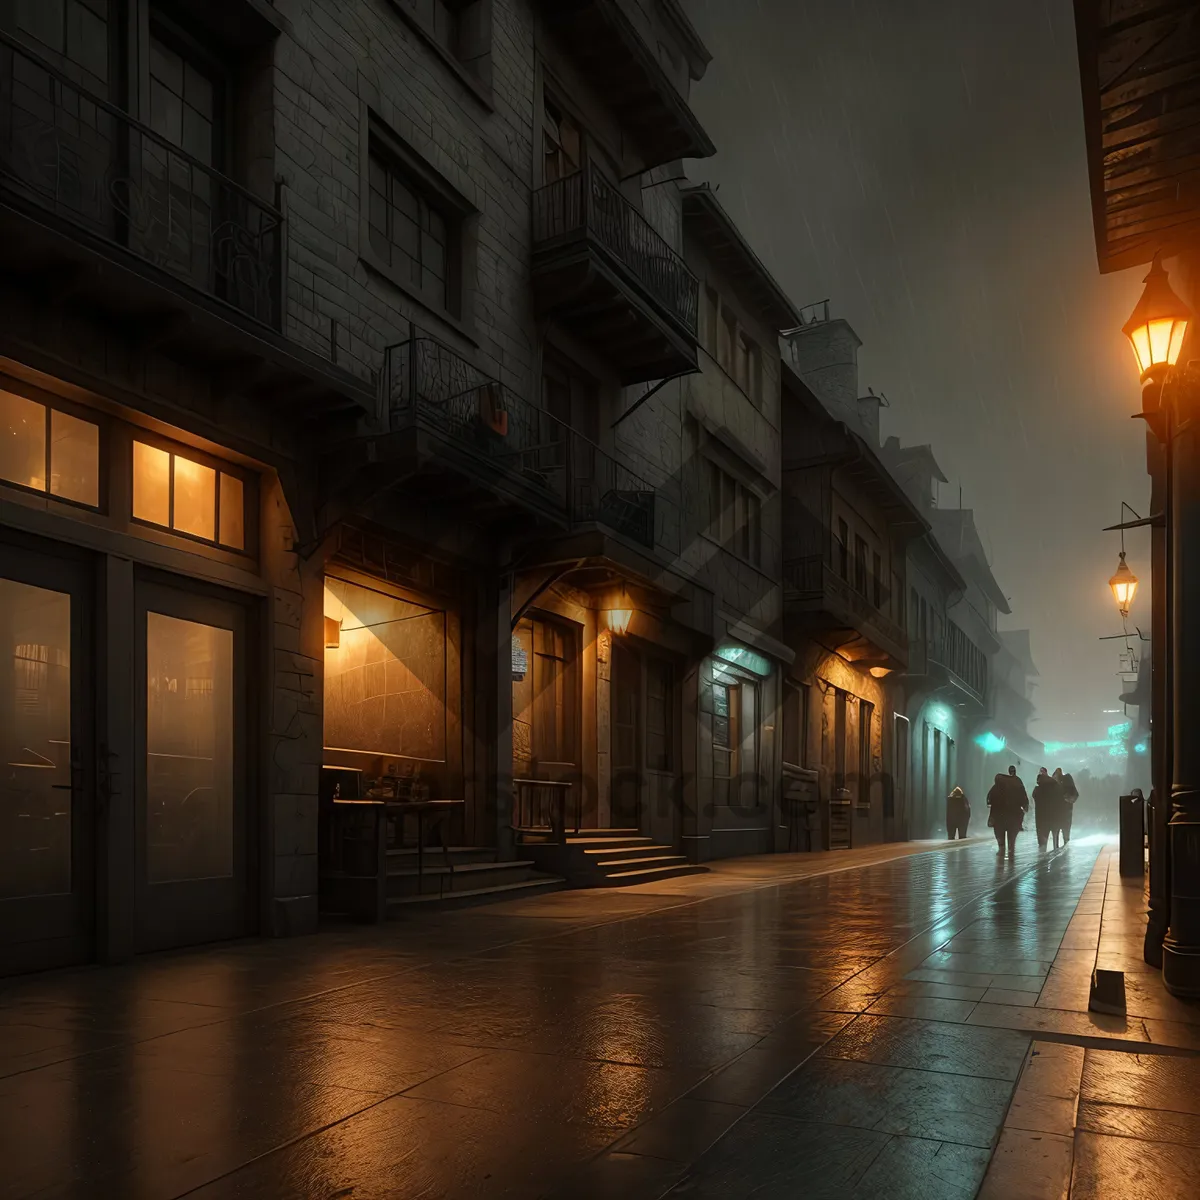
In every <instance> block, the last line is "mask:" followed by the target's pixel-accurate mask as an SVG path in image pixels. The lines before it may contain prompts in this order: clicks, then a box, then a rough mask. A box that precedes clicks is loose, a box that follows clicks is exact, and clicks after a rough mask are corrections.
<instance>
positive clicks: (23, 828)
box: [0, 541, 95, 974]
mask: <svg viewBox="0 0 1200 1200" xmlns="http://www.w3.org/2000/svg"><path fill="white" fill-rule="evenodd" d="M0 563H2V564H3V565H2V566H0V974H10V973H15V972H20V971H33V970H39V969H43V968H47V967H56V966H62V965H65V964H67V963H73V962H82V961H86V960H87V959H88V958H89V957H90V956H91V953H92V945H93V931H94V924H95V869H94V864H95V858H94V853H95V851H94V842H93V836H92V830H93V824H94V821H95V806H94V792H93V779H94V772H93V769H92V764H93V763H94V761H95V752H94V747H93V743H92V740H91V739H92V726H93V714H94V709H93V705H92V696H93V683H92V662H93V654H92V641H91V622H92V604H91V588H90V573H89V571H88V569H87V565H86V563H85V562H83V561H76V560H72V559H69V558H67V557H62V558H59V557H57V556H55V555H53V554H51V553H49V552H45V553H43V552H42V551H40V550H33V549H29V548H26V547H24V546H18V545H15V544H9V543H7V542H4V541H0Z"/></svg>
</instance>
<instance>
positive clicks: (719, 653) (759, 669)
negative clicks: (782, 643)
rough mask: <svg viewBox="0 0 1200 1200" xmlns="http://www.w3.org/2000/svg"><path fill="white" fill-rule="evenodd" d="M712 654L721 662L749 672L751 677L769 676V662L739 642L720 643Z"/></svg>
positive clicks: (763, 677)
mask: <svg viewBox="0 0 1200 1200" xmlns="http://www.w3.org/2000/svg"><path fill="white" fill-rule="evenodd" d="M713 653H714V655H715V656H716V657H717V658H719V659H721V660H722V661H723V662H727V663H732V664H733V665H734V666H735V667H741V669H742V670H743V671H749V672H750V674H751V675H757V676H759V677H760V678H762V679H766V677H767V676H768V675H770V674H771V662H770V660H769V659H768V658H765V657H764V656H763V655H761V654H756V653H755V652H754V651H753V650H751V649H750V648H749V647H748V646H743V645H741V644H740V643H739V642H722V643H721V644H720V645H719V646H718V647H717V648H716V650H715V651H713Z"/></svg>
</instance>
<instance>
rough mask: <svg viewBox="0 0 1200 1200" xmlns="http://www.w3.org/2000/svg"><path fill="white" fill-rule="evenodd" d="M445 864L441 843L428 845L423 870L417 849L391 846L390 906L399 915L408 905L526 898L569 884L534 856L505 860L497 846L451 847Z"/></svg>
mask: <svg viewBox="0 0 1200 1200" xmlns="http://www.w3.org/2000/svg"><path fill="white" fill-rule="evenodd" d="M450 862H451V863H452V864H453V870H451V869H450V868H449V867H448V866H447V865H446V860H445V856H444V855H443V853H442V850H441V847H440V846H438V847H433V846H429V847H426V850H425V861H424V869H423V870H422V871H421V872H420V873H418V857H417V852H416V850H415V849H403V850H389V851H388V866H387V907H388V912H389V913H391V914H393V915H394V914H395V913H396V912H397V911H398V910H402V909H405V908H408V907H410V906H414V905H416V906H430V907H438V908H457V907H466V906H468V905H472V904H487V903H489V902H493V901H497V900H523V899H525V898H526V897H528V896H540V895H542V894H544V893H546V892H556V891H559V890H561V889H562V888H565V887H567V886H568V885H567V881H566V880H565V879H563V878H562V877H561V876H559V875H553V874H549V873H547V872H545V871H542V870H539V868H538V864H537V863H536V862H535V861H534V860H533V859H532V858H530V857H527V856H525V857H522V858H520V859H519V860H518V861H516V862H501V861H499V860H498V858H497V851H496V850H495V849H488V848H486V847H477V846H452V847H451V848H450Z"/></svg>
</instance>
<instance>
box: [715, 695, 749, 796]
mask: <svg viewBox="0 0 1200 1200" xmlns="http://www.w3.org/2000/svg"><path fill="white" fill-rule="evenodd" d="M741 716H742V685H741V684H740V683H714V684H713V730H712V745H713V801H714V803H716V804H730V803H732V802H733V799H734V798H735V797H734V789H735V788H736V785H737V779H738V776H739V775H740V773H741V749H742V737H741Z"/></svg>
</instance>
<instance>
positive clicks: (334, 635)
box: [325, 617, 342, 650]
mask: <svg viewBox="0 0 1200 1200" xmlns="http://www.w3.org/2000/svg"><path fill="white" fill-rule="evenodd" d="M341 644H342V623H341V621H339V620H338V619H337V618H336V617H326V618H325V649H326V650H336V649H338V647H339V646H341Z"/></svg>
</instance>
